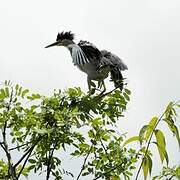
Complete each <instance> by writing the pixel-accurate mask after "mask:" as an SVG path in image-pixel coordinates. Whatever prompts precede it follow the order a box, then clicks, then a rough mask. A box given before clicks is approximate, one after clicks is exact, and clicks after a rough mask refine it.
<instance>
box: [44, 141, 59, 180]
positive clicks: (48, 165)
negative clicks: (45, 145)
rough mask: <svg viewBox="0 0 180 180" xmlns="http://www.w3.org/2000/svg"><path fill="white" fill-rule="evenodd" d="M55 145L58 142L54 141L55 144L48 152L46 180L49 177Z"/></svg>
mask: <svg viewBox="0 0 180 180" xmlns="http://www.w3.org/2000/svg"><path fill="white" fill-rule="evenodd" d="M57 143H58V141H56V143H55V145H54V147H53V149H52V150H51V149H50V150H49V159H48V164H47V175H46V180H48V179H49V177H50V173H51V168H52V166H51V159H52V157H53V154H54V150H55V148H56V146H57Z"/></svg>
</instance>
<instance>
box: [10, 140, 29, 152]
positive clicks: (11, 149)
mask: <svg viewBox="0 0 180 180" xmlns="http://www.w3.org/2000/svg"><path fill="white" fill-rule="evenodd" d="M30 143H32V142H27V143H25V144H22V145H20V146H16V147H13V148H10V149H9V151H13V150H15V149H18V148H20V147H23V146H26V145H28V144H30Z"/></svg>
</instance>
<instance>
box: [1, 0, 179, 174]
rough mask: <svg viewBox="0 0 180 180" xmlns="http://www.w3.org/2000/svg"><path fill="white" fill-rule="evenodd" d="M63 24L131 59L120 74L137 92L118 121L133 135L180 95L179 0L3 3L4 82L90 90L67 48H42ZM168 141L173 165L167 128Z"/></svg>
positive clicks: (172, 147) (175, 159)
mask: <svg viewBox="0 0 180 180" xmlns="http://www.w3.org/2000/svg"><path fill="white" fill-rule="evenodd" d="M62 30H68V31H69V30H71V31H72V32H74V33H75V34H76V40H77V41H79V40H80V39H84V40H88V41H90V42H92V43H94V44H95V45H96V46H97V47H98V48H99V49H107V50H110V51H112V52H113V53H115V54H117V55H118V56H119V57H121V58H122V59H123V60H124V62H125V63H126V64H127V65H128V67H129V70H128V71H126V72H124V73H123V74H124V76H125V77H126V78H127V79H128V83H129V84H128V88H129V89H130V90H131V91H132V97H131V103H130V104H129V107H128V111H127V113H126V114H127V115H126V119H122V120H121V123H120V124H121V127H120V129H121V130H122V131H124V132H126V131H127V132H128V136H132V135H137V134H138V130H139V129H140V127H141V126H142V125H144V124H145V123H147V122H148V121H149V120H150V118H151V117H152V116H154V115H160V114H161V112H162V111H163V109H164V106H165V105H166V104H167V103H168V102H169V101H170V100H180V71H179V68H180V50H179V47H180V1H179V0H136V1H134V0H111V1H105V0H71V1H70V0H66V1H65V0H64V1H63V0H54V1H50V0H46V1H45V0H39V1H37V0H31V1H24V0H16V1H10V0H6V1H1V3H0V51H1V53H0V67H1V70H0V78H1V79H0V81H1V82H3V81H4V80H6V79H8V80H11V81H13V82H14V83H19V84H21V85H22V86H23V87H25V88H29V89H32V90H33V91H35V92H39V93H43V94H46V95H50V94H51V93H52V91H53V89H59V88H60V89H64V88H67V87H74V86H80V87H81V88H82V89H84V90H86V91H87V84H86V74H84V73H82V72H80V71H79V70H78V69H77V68H76V67H74V65H73V64H72V60H71V57H70V54H69V52H68V51H67V50H66V49H65V48H59V47H56V48H50V49H44V47H45V46H46V45H48V44H49V43H52V42H54V40H55V39H56V35H57V33H58V32H60V31H62ZM109 83H110V82H108V81H107V84H109ZM178 120H179V119H178ZM168 140H169V142H167V144H168V149H169V152H170V151H171V152H173V153H171V158H170V159H171V160H172V161H171V162H172V163H171V164H180V151H178V150H177V148H178V146H177V144H176V142H175V139H174V138H172V136H171V135H170V134H169V135H168ZM156 158H158V157H156ZM158 160H159V159H158ZM71 168H72V167H71ZM155 169H156V170H157V169H160V166H159V165H158V167H157V168H155ZM156 172H157V171H156Z"/></svg>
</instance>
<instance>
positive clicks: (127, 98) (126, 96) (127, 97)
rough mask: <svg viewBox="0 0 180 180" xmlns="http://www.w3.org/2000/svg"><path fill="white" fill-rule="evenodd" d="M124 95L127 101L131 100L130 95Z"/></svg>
mask: <svg viewBox="0 0 180 180" xmlns="http://www.w3.org/2000/svg"><path fill="white" fill-rule="evenodd" d="M123 95H124V98H125V99H126V100H127V101H130V98H129V96H128V94H126V93H123Z"/></svg>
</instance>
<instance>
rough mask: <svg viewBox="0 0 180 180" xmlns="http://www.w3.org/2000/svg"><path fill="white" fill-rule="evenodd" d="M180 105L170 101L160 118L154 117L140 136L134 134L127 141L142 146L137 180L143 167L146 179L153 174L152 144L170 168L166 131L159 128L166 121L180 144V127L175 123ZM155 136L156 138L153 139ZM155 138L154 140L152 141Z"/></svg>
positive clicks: (126, 142)
mask: <svg viewBox="0 0 180 180" xmlns="http://www.w3.org/2000/svg"><path fill="white" fill-rule="evenodd" d="M179 107H180V105H179V104H178V103H176V102H175V103H174V102H170V103H169V104H168V106H167V107H166V109H165V111H164V113H163V114H162V115H161V116H160V117H159V118H158V117H156V116H155V117H153V118H152V119H151V120H150V122H149V124H147V125H144V126H143V127H142V128H141V129H140V131H139V136H134V137H131V138H129V139H127V140H126V141H125V144H128V143H130V142H133V141H139V143H140V145H141V148H140V150H139V151H140V154H141V156H142V160H141V164H140V167H139V169H138V172H137V174H136V178H135V179H136V180H137V179H138V176H139V173H140V170H141V168H142V169H143V174H144V179H146V178H147V176H148V174H149V175H151V171H152V166H153V161H152V158H151V157H152V154H151V153H150V151H149V149H150V145H151V144H155V145H156V147H157V149H158V152H159V157H160V160H161V163H162V164H163V162H164V161H166V168H167V169H168V164H169V157H168V153H167V150H166V139H165V136H164V132H163V131H162V130H160V129H159V127H158V126H159V124H160V123H166V124H167V127H168V128H169V130H170V131H171V132H172V133H173V135H174V136H175V137H176V140H177V143H178V145H179V146H180V136H179V131H178V128H177V126H176V124H175V121H176V118H177V113H176V109H177V108H179ZM153 138H154V139H153ZM152 140H153V141H152Z"/></svg>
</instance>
